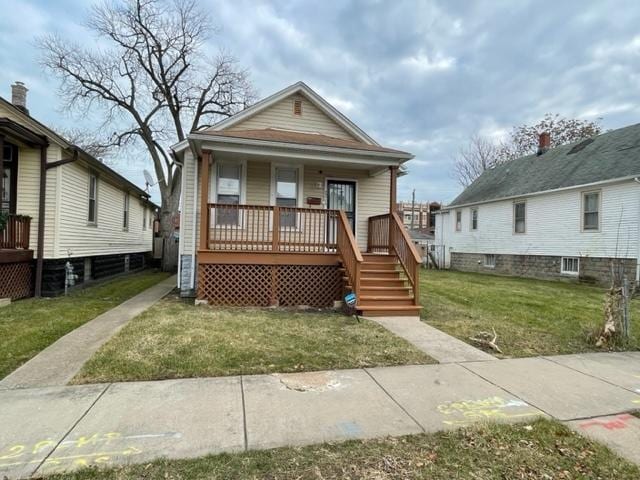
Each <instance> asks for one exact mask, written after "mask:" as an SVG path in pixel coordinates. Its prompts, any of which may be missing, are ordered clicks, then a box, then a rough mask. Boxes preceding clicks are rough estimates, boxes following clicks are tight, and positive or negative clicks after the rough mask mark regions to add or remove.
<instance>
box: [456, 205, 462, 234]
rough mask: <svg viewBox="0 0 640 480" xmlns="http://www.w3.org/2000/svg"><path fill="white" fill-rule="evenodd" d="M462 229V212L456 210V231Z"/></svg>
mask: <svg viewBox="0 0 640 480" xmlns="http://www.w3.org/2000/svg"><path fill="white" fill-rule="evenodd" d="M461 230H462V212H461V211H460V210H456V232H459V231H461Z"/></svg>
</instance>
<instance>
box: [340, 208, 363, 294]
mask: <svg viewBox="0 0 640 480" xmlns="http://www.w3.org/2000/svg"><path fill="white" fill-rule="evenodd" d="M337 242H338V252H339V253H340V257H341V258H342V264H343V266H344V269H345V270H346V274H347V277H348V278H349V283H350V284H351V289H352V290H353V293H355V294H356V298H359V295H360V269H361V267H362V254H361V253H360V249H359V248H358V244H357V243H356V239H355V237H354V236H353V232H352V231H351V225H350V223H349V220H347V215H346V214H345V213H344V212H343V211H342V210H340V211H339V212H338V235H337Z"/></svg>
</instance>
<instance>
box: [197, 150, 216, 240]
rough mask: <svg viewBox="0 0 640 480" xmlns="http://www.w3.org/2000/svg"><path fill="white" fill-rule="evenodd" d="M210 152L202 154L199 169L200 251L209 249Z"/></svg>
mask: <svg viewBox="0 0 640 480" xmlns="http://www.w3.org/2000/svg"><path fill="white" fill-rule="evenodd" d="M212 157H213V156H212V155H211V152H210V151H203V152H202V160H201V167H200V250H208V249H209V162H211V159H212Z"/></svg>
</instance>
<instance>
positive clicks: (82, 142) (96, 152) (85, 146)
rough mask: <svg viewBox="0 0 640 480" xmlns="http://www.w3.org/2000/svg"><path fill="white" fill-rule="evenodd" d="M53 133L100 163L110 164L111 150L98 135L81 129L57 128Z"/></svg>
mask: <svg viewBox="0 0 640 480" xmlns="http://www.w3.org/2000/svg"><path fill="white" fill-rule="evenodd" d="M55 131H56V132H57V133H58V134H59V135H61V136H62V137H63V138H64V139H65V140H67V141H68V142H69V143H72V144H73V145H75V146H77V147H80V148H81V149H82V150H84V151H85V152H87V153H88V154H89V155H91V156H92V157H95V158H97V159H98V160H100V161H101V162H102V163H105V164H111V162H110V161H109V157H110V155H111V153H113V148H112V147H110V146H109V145H108V144H105V142H104V140H103V139H102V138H101V137H100V135H99V134H96V133H93V132H91V131H89V130H84V129H81V128H77V127H73V128H64V127H57V128H55Z"/></svg>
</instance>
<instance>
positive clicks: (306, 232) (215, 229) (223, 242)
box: [205, 203, 338, 254]
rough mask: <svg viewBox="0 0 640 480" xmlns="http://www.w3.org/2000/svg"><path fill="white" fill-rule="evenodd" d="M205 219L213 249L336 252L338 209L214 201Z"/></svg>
mask: <svg viewBox="0 0 640 480" xmlns="http://www.w3.org/2000/svg"><path fill="white" fill-rule="evenodd" d="M205 221H206V222H207V223H208V225H209V228H208V229H207V232H208V242H207V245H208V248H209V249H210V250H224V251H238V250H241V251H258V252H292V253H333V254H335V253H336V236H337V228H338V211H337V210H324V209H315V208H297V207H278V206H269V205H227V204H220V203H210V204H208V209H207V218H206V220H205Z"/></svg>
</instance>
